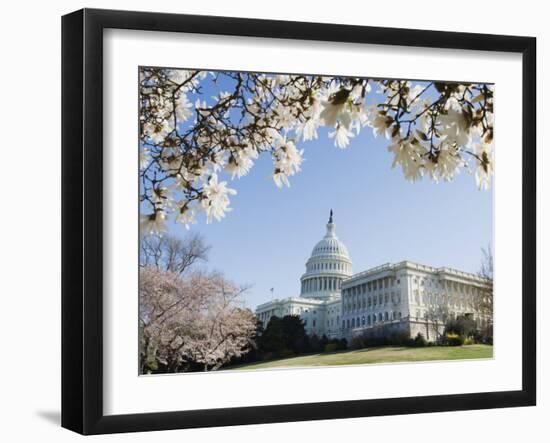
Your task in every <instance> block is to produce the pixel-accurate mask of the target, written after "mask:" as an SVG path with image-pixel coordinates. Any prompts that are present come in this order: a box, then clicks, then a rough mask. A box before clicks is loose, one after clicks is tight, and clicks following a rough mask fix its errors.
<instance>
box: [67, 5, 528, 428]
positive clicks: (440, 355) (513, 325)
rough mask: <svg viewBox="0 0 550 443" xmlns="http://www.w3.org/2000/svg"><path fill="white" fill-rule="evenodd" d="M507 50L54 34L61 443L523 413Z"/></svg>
mask: <svg viewBox="0 0 550 443" xmlns="http://www.w3.org/2000/svg"><path fill="white" fill-rule="evenodd" d="M535 51H536V41H535V39H534V38H531V37H516V36H499V35H484V34H466V33H452V32H439V31H422V30H410V29H389V28H373V27H360V26H348V25H340V24H319V23H299V22H281V21H270V20H255V19H244V18H229V17H208V16H191V15H173V14H160V13H149V12H125V11H108V10H92V9H84V10H80V11H76V12H74V13H71V14H68V15H66V16H64V17H63V20H62V56H63V66H62V76H63V78H62V91H63V93H62V105H63V115H62V124H63V127H62V142H63V146H62V161H63V164H62V172H63V179H62V180H63V182H62V187H63V194H62V197H63V208H62V220H63V226H62V241H63V245H62V254H63V263H62V270H63V275H62V283H63V291H62V359H63V361H62V425H63V426H64V427H66V428H68V429H71V430H74V431H76V432H79V433H82V434H102V433H115V432H132V431H149V430H161V429H177V428H191V427H207V426H208V427H209V426H228V425H239V424H253V423H273V422H284V421H300V420H320V419H331V418H346V417H360V416H377V415H390V414H412V413H424V412H435V411H454V410H465V409H485V408H500V407H516V406H530V405H535V403H536V354H535V350H536V337H535V331H536V324H535V321H536V316H535V308H536V284H535V282H536V278H535V272H536V271H535V258H536V213H535V212H536V209H535V203H536V180H535V171H536V163H535V131H536V115H535V113H536V105H535V72H536V69H535Z"/></svg>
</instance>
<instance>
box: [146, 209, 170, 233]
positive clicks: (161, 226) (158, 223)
mask: <svg viewBox="0 0 550 443" xmlns="http://www.w3.org/2000/svg"><path fill="white" fill-rule="evenodd" d="M165 220H166V214H165V213H164V211H162V210H156V211H155V212H153V213H151V214H143V215H142V216H141V220H140V231H141V233H142V234H145V235H163V234H164V233H165V232H166V224H165Z"/></svg>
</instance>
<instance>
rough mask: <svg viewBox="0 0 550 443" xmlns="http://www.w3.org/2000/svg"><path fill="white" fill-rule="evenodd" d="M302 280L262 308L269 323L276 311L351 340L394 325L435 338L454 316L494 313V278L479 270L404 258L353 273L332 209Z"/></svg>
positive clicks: (311, 329) (480, 318) (480, 317)
mask: <svg viewBox="0 0 550 443" xmlns="http://www.w3.org/2000/svg"><path fill="white" fill-rule="evenodd" d="M300 282H301V293H300V297H294V298H285V299H277V300H273V301H271V302H268V303H264V304H262V305H260V306H258V307H257V309H256V315H257V317H258V318H259V319H260V320H261V321H262V322H263V325H264V327H265V326H267V323H268V322H269V319H270V318H271V317H272V316H274V315H276V316H278V317H283V316H285V315H299V316H300V317H301V318H302V319H303V320H304V322H305V328H306V332H307V333H308V334H310V335H313V334H315V335H318V336H322V335H326V336H327V337H329V338H342V337H345V338H348V339H349V338H351V337H353V336H354V335H358V334H361V333H364V332H368V331H369V330H370V331H374V330H383V331H386V332H387V331H392V330H395V331H404V332H406V333H407V334H409V335H410V336H411V337H414V336H416V334H417V333H418V332H422V334H423V335H424V336H425V337H426V338H427V339H428V340H435V339H436V338H437V336H438V334H440V333H441V332H442V330H443V327H444V323H445V322H446V321H447V319H449V318H453V317H456V316H459V315H465V314H467V315H470V316H472V317H473V319H474V320H476V321H477V322H478V323H479V324H481V325H483V324H484V323H485V322H487V321H488V320H489V319H490V318H492V313H491V312H487V308H486V306H487V303H484V302H485V301H486V300H485V298H486V297H487V288H488V285H489V283H490V282H489V281H487V280H485V279H483V278H481V277H479V276H477V275H475V274H471V273H467V272H462V271H457V270H454V269H450V268H446V267H442V268H434V267H431V266H425V265H421V264H417V263H412V262H409V261H403V262H400V263H395V264H391V263H387V264H384V265H381V266H377V267H375V268H372V269H369V270H366V271H363V272H360V273H358V274H355V275H353V274H352V261H351V259H350V257H349V254H348V250H347V248H346V246H345V245H344V244H343V243H342V242H341V241H340V240H338V238H337V237H336V226H335V224H334V223H333V219H332V211H331V216H330V219H329V222H328V224H327V233H326V235H325V237H324V238H323V239H322V240H321V241H320V242H319V243H317V245H315V247H314V248H313V252H312V254H311V257H310V258H309V259H308V260H307V262H306V272H305V273H304V274H303V275H302V277H301V278H300Z"/></svg>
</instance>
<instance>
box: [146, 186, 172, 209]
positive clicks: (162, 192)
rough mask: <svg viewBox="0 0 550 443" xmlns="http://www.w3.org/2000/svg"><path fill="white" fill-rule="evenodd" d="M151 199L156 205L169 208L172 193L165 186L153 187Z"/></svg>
mask: <svg viewBox="0 0 550 443" xmlns="http://www.w3.org/2000/svg"><path fill="white" fill-rule="evenodd" d="M151 199H152V200H153V203H154V204H155V206H156V207H163V208H165V209H166V208H170V207H171V206H172V203H173V200H172V193H171V191H170V189H168V188H167V187H166V186H156V187H155V188H153V192H152V195H151Z"/></svg>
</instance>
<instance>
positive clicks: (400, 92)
mask: <svg viewBox="0 0 550 443" xmlns="http://www.w3.org/2000/svg"><path fill="white" fill-rule="evenodd" d="M139 112H140V113H139V118H140V198H141V202H142V208H144V209H143V211H142V212H143V215H142V220H141V226H142V229H143V231H145V232H146V233H153V234H163V233H164V232H165V230H166V226H165V221H166V219H167V218H168V217H173V218H174V219H175V220H176V221H177V222H180V223H182V224H183V225H184V226H186V227H189V225H190V224H192V223H195V222H196V221H197V215H198V214H199V213H201V212H202V213H204V214H205V216H206V222H207V223H210V222H211V221H212V220H213V219H216V220H221V219H222V218H223V217H224V216H225V214H226V213H227V212H228V211H230V210H231V207H230V197H231V196H233V195H235V194H236V191H235V190H234V189H232V188H231V187H230V186H229V184H228V181H227V180H224V179H223V176H222V175H224V174H225V175H226V176H227V177H229V178H230V179H231V180H233V179H237V178H240V177H243V176H245V175H246V174H247V173H248V172H249V171H250V169H251V168H252V167H253V165H254V162H255V161H256V160H257V159H258V157H259V156H260V155H267V156H270V157H271V159H272V162H273V173H272V178H273V181H274V183H275V185H276V186H278V187H282V186H290V180H291V177H292V176H293V175H295V174H296V173H298V172H299V171H300V169H301V167H302V163H303V161H304V148H302V146H306V145H307V143H308V142H310V141H311V140H314V139H317V138H318V137H319V136H320V133H321V131H320V129H321V128H327V129H328V130H327V131H325V132H326V135H327V136H328V137H329V138H330V139H332V140H333V143H334V145H335V146H336V148H339V149H346V148H348V146H350V145H352V144H353V139H354V137H356V136H357V135H358V134H359V133H360V132H361V131H362V130H363V129H364V128H369V129H370V130H372V132H373V134H374V136H376V137H378V136H380V137H384V138H385V139H387V147H388V151H389V153H390V154H391V155H393V167H399V168H401V170H402V171H403V174H404V176H405V178H406V179H407V180H410V181H417V180H420V179H422V178H427V179H431V180H433V181H436V182H437V181H440V180H446V181H450V180H452V179H453V178H454V176H455V175H456V174H457V173H458V172H459V171H460V170H461V169H465V170H467V171H469V172H470V173H472V175H474V177H475V181H476V183H477V185H478V187H479V188H480V189H487V188H488V187H489V186H490V180H491V177H492V174H493V134H494V129H493V87H492V86H491V85H488V84H475V83H460V84H459V83H449V82H447V83H445V82H415V81H408V80H392V79H370V78H355V77H326V76H319V75H275V74H261V73H248V72H221V71H220V72H218V71H199V70H185V69H165V68H154V67H147V68H142V69H141V70H140V79H139ZM323 133H324V132H323Z"/></svg>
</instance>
